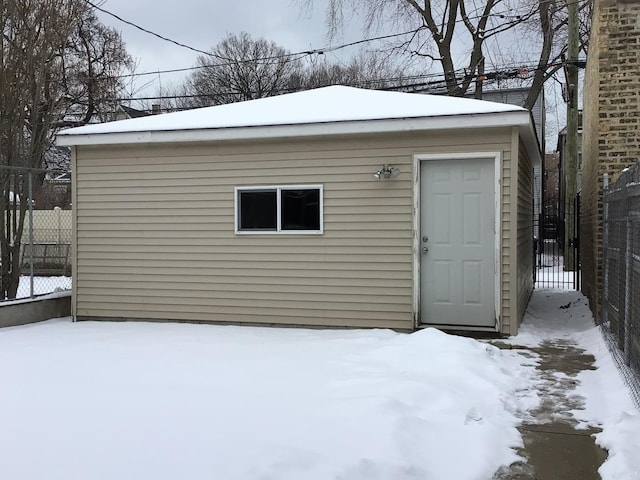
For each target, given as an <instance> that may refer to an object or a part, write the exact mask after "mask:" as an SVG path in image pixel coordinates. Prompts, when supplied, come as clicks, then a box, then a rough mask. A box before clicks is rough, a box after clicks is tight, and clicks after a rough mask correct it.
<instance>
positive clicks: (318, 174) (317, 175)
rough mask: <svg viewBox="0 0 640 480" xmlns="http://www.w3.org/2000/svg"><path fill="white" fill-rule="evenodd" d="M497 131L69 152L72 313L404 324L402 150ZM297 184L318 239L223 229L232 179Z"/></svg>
mask: <svg viewBox="0 0 640 480" xmlns="http://www.w3.org/2000/svg"><path fill="white" fill-rule="evenodd" d="M509 131H510V130H509V129H501V130H497V129H493V130H488V131H486V132H479V131H474V132H468V131H467V132H463V133H458V132H429V133H425V132H421V133H417V132H413V133H408V134H394V135H375V136H372V135H370V136H343V137H335V136H334V137H327V138H299V139H289V140H269V141H251V142H248V141H247V142H218V143H197V144H195V143H191V144H166V145H157V144H156V145H146V146H145V145H126V146H94V147H77V162H76V170H75V172H76V175H75V180H76V181H77V188H76V190H77V191H76V199H75V206H76V216H77V219H76V220H77V240H78V243H77V259H76V271H75V280H76V282H75V285H77V290H76V297H75V306H76V315H77V316H78V318H80V319H83V318H106V319H121V318H122V319H157V320H165V319H166V320H185V321H211V322H231V323H242V322H247V323H252V324H255V323H264V324H289V325H321V326H347V327H388V328H396V329H411V328H413V327H414V319H413V311H412V305H413V285H412V278H413V268H414V264H413V258H414V257H413V206H412V198H413V192H412V188H413V180H414V179H413V172H412V161H413V156H414V155H415V154H419V153H420V154H424V153H427V154H428V153H440V152H442V153H448V152H461V151H471V152H478V151H494V152H495V151H500V152H503V155H504V156H505V157H506V158H508V157H509V152H508V150H509V147H510V143H509V138H510V137H509ZM382 164H392V165H394V166H397V167H399V169H400V174H399V176H398V177H396V178H394V179H391V180H384V181H380V182H375V181H374V180H373V178H372V174H373V173H374V172H375V171H376V170H378V169H379V168H380V167H381V166H382ZM305 184H322V185H323V188H324V233H323V234H322V235H304V234H302V235H301V234H296V235H287V234H277V235H236V234H235V233H234V187H241V186H256V185H278V186H281V185H305Z"/></svg>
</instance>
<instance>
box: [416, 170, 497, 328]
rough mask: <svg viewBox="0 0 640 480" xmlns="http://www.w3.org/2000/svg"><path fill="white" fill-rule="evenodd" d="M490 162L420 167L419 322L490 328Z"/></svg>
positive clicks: (492, 178)
mask: <svg viewBox="0 0 640 480" xmlns="http://www.w3.org/2000/svg"><path fill="white" fill-rule="evenodd" d="M494 161H495V160H494V159H493V158H476V159H453V160H423V161H422V162H421V168H420V172H421V173H420V177H421V178H420V230H421V231H420V238H419V241H420V322H421V323H423V324H429V325H438V326H451V327H493V326H495V322H496V314H495V276H494V275H495V233H494V231H495V194H494V190H495V187H494V184H495V173H494Z"/></svg>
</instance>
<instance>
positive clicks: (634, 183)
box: [601, 163, 640, 396]
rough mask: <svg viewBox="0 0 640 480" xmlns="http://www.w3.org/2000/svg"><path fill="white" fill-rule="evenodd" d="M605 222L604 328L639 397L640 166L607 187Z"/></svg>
mask: <svg viewBox="0 0 640 480" xmlns="http://www.w3.org/2000/svg"><path fill="white" fill-rule="evenodd" d="M605 183H606V180H605ZM603 219H604V225H603V226H604V230H603V239H602V241H603V244H602V248H603V258H602V262H603V263H602V267H603V288H602V318H601V325H602V328H603V330H604V331H605V333H606V334H607V335H608V337H607V335H605V338H608V339H609V340H610V341H611V342H613V343H614V344H615V348H616V349H617V350H618V352H617V353H618V357H619V359H620V360H621V363H622V364H624V365H625V366H626V370H625V369H623V374H624V373H625V371H626V372H628V373H627V376H629V374H631V375H632V377H631V378H628V380H629V381H630V383H633V382H635V385H636V387H635V389H633V390H634V392H636V396H640V394H639V393H638V392H640V388H639V384H640V163H638V164H636V165H635V166H633V167H630V168H627V169H625V170H624V171H623V172H622V174H621V175H620V178H618V180H617V181H616V182H615V183H613V184H611V185H609V186H608V187H607V188H605V191H604V216H603ZM633 377H635V378H633Z"/></svg>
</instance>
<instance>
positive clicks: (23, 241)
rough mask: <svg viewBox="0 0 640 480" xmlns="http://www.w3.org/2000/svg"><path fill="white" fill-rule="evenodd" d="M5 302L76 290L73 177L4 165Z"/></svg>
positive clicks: (0, 278) (0, 241)
mask: <svg viewBox="0 0 640 480" xmlns="http://www.w3.org/2000/svg"><path fill="white" fill-rule="evenodd" d="M0 181H1V182H2V198H0V210H2V211H3V214H4V216H3V223H2V227H1V228H0V301H2V300H4V301H7V300H14V299H23V298H32V297H35V296H38V295H44V294H49V293H53V292H59V291H65V290H70V289H71V229H72V216H71V176H70V174H69V172H65V171H56V170H41V169H27V168H21V167H8V166H0Z"/></svg>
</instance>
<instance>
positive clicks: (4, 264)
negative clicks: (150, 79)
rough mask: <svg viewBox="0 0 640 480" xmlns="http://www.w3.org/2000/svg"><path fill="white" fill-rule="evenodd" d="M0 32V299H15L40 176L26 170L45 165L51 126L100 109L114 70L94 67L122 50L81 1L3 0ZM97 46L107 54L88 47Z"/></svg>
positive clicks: (85, 117) (79, 120) (86, 116)
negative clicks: (25, 234)
mask: <svg viewBox="0 0 640 480" xmlns="http://www.w3.org/2000/svg"><path fill="white" fill-rule="evenodd" d="M0 28H1V29H2V38H1V40H0V42H1V43H0V105H1V106H2V109H1V111H0V184H2V194H1V195H0V211H1V212H3V213H4V218H3V222H2V227H1V228H0V295H2V296H3V298H15V296H16V292H17V288H18V283H19V277H20V251H21V241H22V232H23V229H24V222H25V218H26V211H27V207H28V205H29V204H30V203H31V202H32V201H33V200H32V196H31V195H29V193H28V192H29V191H31V192H32V189H28V188H27V186H28V185H27V184H28V183H31V185H30V186H31V187H33V186H34V185H33V184H34V183H37V181H38V180H41V178H42V177H40V178H34V177H33V176H31V174H25V171H26V170H25V169H28V168H39V167H41V166H42V164H43V159H44V158H45V153H46V152H47V150H48V149H49V148H50V147H51V144H52V136H53V134H54V132H55V130H56V128H58V127H60V126H62V125H69V124H73V125H75V124H80V123H83V122H86V121H88V120H89V118H91V117H92V116H93V115H94V114H95V113H96V112H98V111H99V109H100V107H99V105H101V98H106V96H105V97H101V96H100V95H101V94H100V93H99V92H106V91H107V90H108V89H109V88H110V87H111V86H113V83H112V82H113V79H112V78H110V77H112V74H113V72H114V69H115V68H116V65H109V66H108V68H106V69H105V70H101V69H99V68H98V67H97V65H100V64H102V65H107V63H110V62H111V61H112V60H113V57H108V56H107V55H105V51H106V50H109V49H115V50H118V49H123V48H124V47H123V45H122V43H121V42H120V43H119V44H118V43H117V40H119V36H118V35H114V34H113V33H114V32H113V31H111V32H110V31H108V29H104V28H102V26H101V25H100V24H99V22H98V21H97V19H96V18H95V16H93V15H92V13H91V11H89V10H88V9H87V6H86V4H85V2H82V1H80V0H0ZM101 43H102V44H104V46H105V49H104V50H100V49H92V46H98V45H99V44H101ZM126 58H128V57H127V56H126V55H124V56H121V59H126ZM120 65H122V64H120ZM107 77H109V79H107ZM102 79H104V80H105V81H104V82H102ZM104 85H108V86H109V87H104ZM69 116H71V117H73V121H69Z"/></svg>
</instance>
